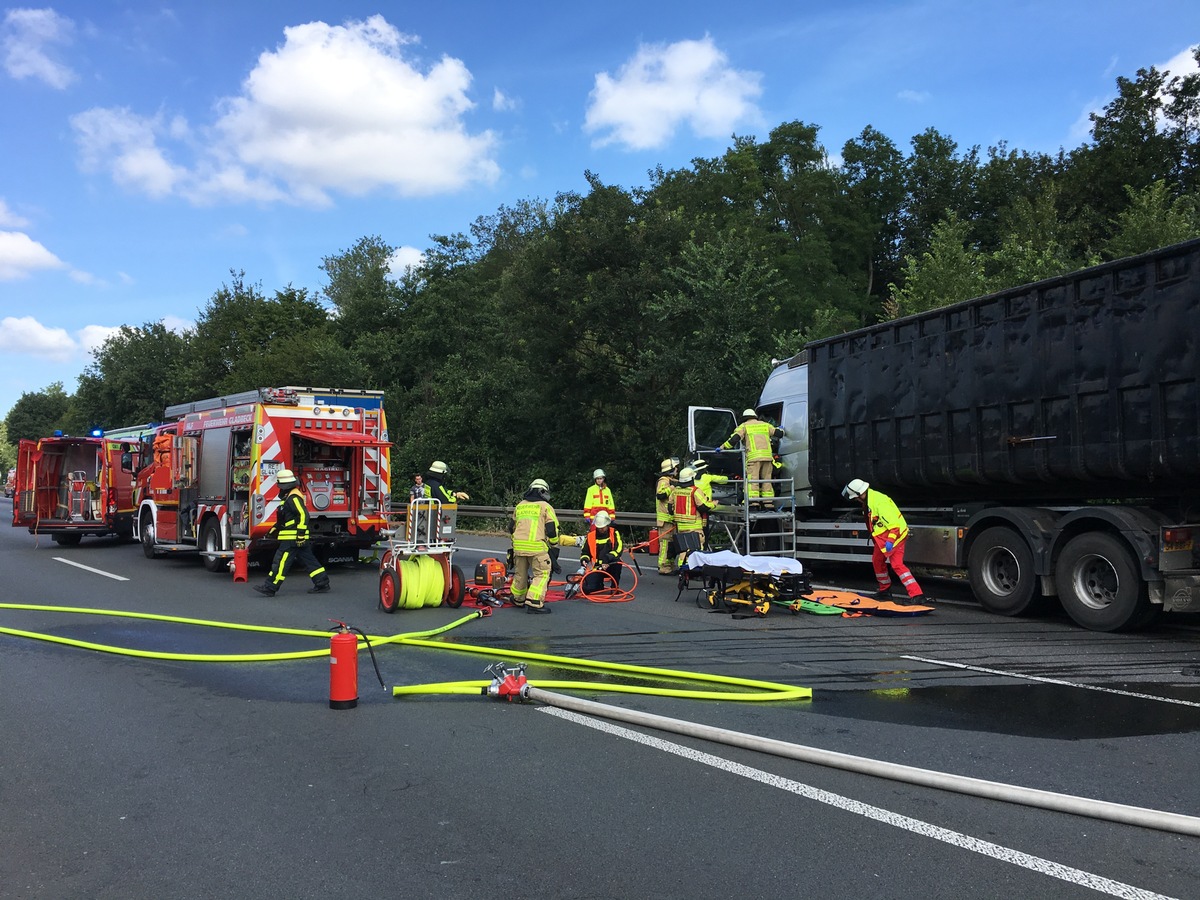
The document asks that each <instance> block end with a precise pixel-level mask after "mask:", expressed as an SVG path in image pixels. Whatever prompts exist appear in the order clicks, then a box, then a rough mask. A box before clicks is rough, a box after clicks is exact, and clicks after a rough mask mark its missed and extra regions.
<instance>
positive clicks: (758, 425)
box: [721, 419, 775, 462]
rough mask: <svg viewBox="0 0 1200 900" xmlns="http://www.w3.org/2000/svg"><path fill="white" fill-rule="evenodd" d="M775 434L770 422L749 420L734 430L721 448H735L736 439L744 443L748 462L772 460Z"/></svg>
mask: <svg viewBox="0 0 1200 900" xmlns="http://www.w3.org/2000/svg"><path fill="white" fill-rule="evenodd" d="M774 433H775V426H774V425H772V424H771V423H770V422H763V421H761V420H760V419H747V420H746V421H745V422H743V423H742V424H741V425H739V426H738V427H737V428H735V429H733V434H731V435H730V436H729V440H727V441H726V442H725V443H724V444H722V445H721V446H722V447H724V448H725V449H726V450H728V449H730V448H731V447H732V446H733V439H734V438H735V437H736V438H737V439H738V440H740V441H741V442H742V446H743V447H745V448H746V462H758V461H759V460H762V459H771V458H772V457H774V455H775V454H774V453H772V452H771V435H773V434H774Z"/></svg>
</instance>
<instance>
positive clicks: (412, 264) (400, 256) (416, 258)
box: [388, 247, 425, 278]
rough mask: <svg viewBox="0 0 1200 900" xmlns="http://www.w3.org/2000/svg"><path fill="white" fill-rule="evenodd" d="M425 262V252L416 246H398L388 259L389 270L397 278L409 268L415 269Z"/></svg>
mask: <svg viewBox="0 0 1200 900" xmlns="http://www.w3.org/2000/svg"><path fill="white" fill-rule="evenodd" d="M423 262H425V254H424V253H422V252H421V251H420V250H418V249H417V248H416V247H397V248H396V252H395V253H393V254H392V255H391V257H389V259H388V270H389V271H390V272H391V273H392V275H393V276H394V277H396V278H399V277H400V276H401V275H403V274H404V273H405V272H406V271H407V270H408V269H415V268H417V267H418V266H420V265H421V264H422V263H423Z"/></svg>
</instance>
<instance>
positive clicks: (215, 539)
mask: <svg viewBox="0 0 1200 900" xmlns="http://www.w3.org/2000/svg"><path fill="white" fill-rule="evenodd" d="M200 550H201V554H202V555H201V557H200V558H201V559H202V560H204V568H206V569H208V571H210V572H220V571H221V570H222V569H225V568H226V564H225V560H224V559H222V558H221V557H219V556H217V554H218V553H220V552H221V526H220V525H219V524H217V520H216V519H209V520H208V521H207V522H205V523H204V527H203V528H201V529H200Z"/></svg>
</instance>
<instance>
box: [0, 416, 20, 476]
mask: <svg viewBox="0 0 1200 900" xmlns="http://www.w3.org/2000/svg"><path fill="white" fill-rule="evenodd" d="M16 464H17V445H16V444H10V443H9V442H8V423H7V422H4V421H0V478H3V477H5V476H6V475H8V470H9V469H11V468H12V467H13V466H15V465H16Z"/></svg>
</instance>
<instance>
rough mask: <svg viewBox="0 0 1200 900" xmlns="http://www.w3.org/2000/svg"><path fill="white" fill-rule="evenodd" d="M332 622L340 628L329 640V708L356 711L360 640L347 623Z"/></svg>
mask: <svg viewBox="0 0 1200 900" xmlns="http://www.w3.org/2000/svg"><path fill="white" fill-rule="evenodd" d="M332 621H335V622H337V624H338V627H337V628H335V629H333V637H331V638H330V640H329V708H330V709H354V707H356V706H358V638H357V637H356V636H355V635H354V632H353V631H352V630H351V629H350V626H349V625H347V624H346V623H345V622H341V621H338V620H337V619H334V620H332Z"/></svg>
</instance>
